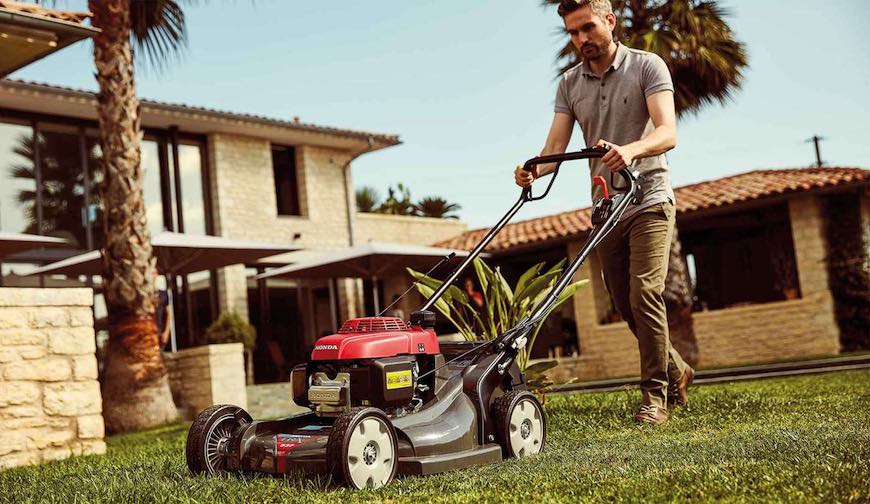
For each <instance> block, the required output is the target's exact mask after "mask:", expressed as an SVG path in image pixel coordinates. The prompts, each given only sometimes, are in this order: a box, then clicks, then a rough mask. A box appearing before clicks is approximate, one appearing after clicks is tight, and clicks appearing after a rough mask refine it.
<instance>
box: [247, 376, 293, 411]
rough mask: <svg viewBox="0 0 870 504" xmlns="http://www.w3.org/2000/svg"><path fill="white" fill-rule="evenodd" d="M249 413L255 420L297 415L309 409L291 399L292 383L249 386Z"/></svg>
mask: <svg viewBox="0 0 870 504" xmlns="http://www.w3.org/2000/svg"><path fill="white" fill-rule="evenodd" d="M247 389H248V390H247V391H248V412H249V413H250V414H251V416H252V417H254V419H255V420H263V419H269V418H281V417H285V416H290V415H295V414H297V413H301V412H303V411H307V410H308V408H303V407H301V406H297V405H296V403H294V402H293V400H292V399H290V382H284V383H267V384H264V385H248V387H247Z"/></svg>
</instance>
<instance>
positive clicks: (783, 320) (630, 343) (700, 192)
mask: <svg viewBox="0 0 870 504" xmlns="http://www.w3.org/2000/svg"><path fill="white" fill-rule="evenodd" d="M675 193H676V200H677V228H678V229H679V233H680V241H681V244H682V252H683V255H684V260H685V261H686V263H687V265H688V269H689V272H690V276H691V278H692V283H693V288H694V294H695V306H694V313H693V319H694V329H695V335H696V338H697V344H698V350H699V365H700V366H701V367H720V366H733V365H742V364H750V363H763V362H772V361H786V360H795V359H804V358H809V357H816V356H829V355H835V354H838V353H839V352H840V348H841V328H840V325H841V324H842V323H843V321H842V320H838V318H837V316H836V313H835V311H836V308H837V307H836V302H835V299H836V298H837V296H836V294H837V293H836V292H832V287H831V283H830V282H829V271H830V269H831V267H832V265H831V264H830V261H829V260H828V257H829V253H828V252H829V250H830V245H831V244H830V243H829V239H832V238H829V237H830V236H833V235H834V234H836V232H837V231H838V229H839V228H840V227H842V226H843V225H847V224H845V223H844V222H841V220H842V219H839V218H835V217H834V216H832V215H829V214H826V212H827V211H828V209H829V208H830V207H831V205H832V203H833V202H836V203H837V204H838V205H839V206H841V207H845V208H846V211H847V213H848V214H849V215H851V216H853V217H854V219H853V221H854V222H856V223H857V222H860V224H858V225H854V226H853V227H854V228H855V229H848V230H845V232H846V233H848V234H849V235H856V234H857V235H863V236H864V239H863V241H861V240H857V243H862V244H861V245H854V246H853V250H851V251H850V254H851V256H852V257H854V259H855V260H857V261H863V264H864V274H865V275H867V274H868V263H867V257H868V254H870V251H868V249H867V247H868V245H867V244H868V243H870V241H868V239H867V238H868V237H870V170H866V169H861V168H837V167H831V168H803V169H781V170H759V171H753V172H749V173H743V174H740V175H735V176H732V177H725V178H722V179H718V180H712V181H709V182H702V183H698V184H693V185H689V186H685V187H680V188H677V189H676V190H675ZM846 220H848V219H846ZM848 225H851V224H848ZM590 227H591V222H590V210H589V209H588V208H584V209H580V210H572V211H569V212H564V213H561V214H557V215H550V216H546V217H542V218H537V219H531V220H527V221H523V222H517V223H515V224H511V225H508V226H507V227H506V228H505V229H504V230H503V232H502V233H501V234H500V235H499V236H498V237H496V239H495V240H494V241H493V242H492V243H491V244H490V246H489V247H488V248H487V252H489V253H491V254H492V259H491V261H492V262H493V263H494V264H498V265H501V266H502V268H503V270H504V271H505V272H506V275H507V276H508V277H511V276H513V277H514V278H515V277H517V276H518V275H519V274H520V273H521V272H522V271H523V270H525V268H528V267H529V266H531V265H532V264H535V263H537V262H539V261H550V262H552V261H555V260H559V259H562V258H564V257H565V256H566V255H567V256H568V257H574V255H576V253H577V251H578V250H579V249H580V247H581V245H582V243H583V240H584V239H585V237H586V234H587V232H588V230H589V229H590ZM486 231H487V230H486V229H478V230H472V231H468V232H466V233H464V234H462V235H460V236H458V237H454V238H452V239H449V240H445V241H442V242H440V243H439V244H438V245H439V246H444V247H454V248H459V249H470V248H471V247H473V245H474V244H475V243H477V241H478V240H479V239H480V237H482V236H483V235H484V234H485V233H486ZM835 245H837V244H835ZM576 279H590V280H591V282H590V284H589V285H588V286H587V287H584V288H581V289H580V290H579V291H578V293H577V294H576V295H575V296H574V298H573V300H571V301H569V302H567V303H565V305H563V307H562V311H561V314H554V315H551V317H550V319H548V326H546V327H545V329H544V330H543V331H542V334H541V335H540V336H539V337H538V341H539V342H538V343H537V344H536V348H535V350H534V352H533V357H536V358H543V357H547V356H548V355H553V354H555V355H560V354H563V353H564V354H576V355H571V356H565V357H562V358H561V359H559V360H560V366H559V367H558V368H557V369H558V374H559V375H561V377H562V378H569V377H578V378H580V379H581V380H588V379H597V378H610V377H621V376H634V375H637V373H638V370H639V362H638V358H639V357H638V351H637V343H636V341H635V339H634V337H633V336H632V335H631V333H630V331H629V330H628V326H627V324H626V323H625V322H621V321H619V315H618V313H615V311H614V309H613V307H612V305H611V303H610V298H609V295H608V294H607V292H606V290H605V287H604V282H603V281H602V278H601V269H600V266H599V263H598V259H597V257H596V256H595V254H593V255H592V256H591V257H590V260H589V261H587V262H586V264H584V265H583V266H582V267H581V269H580V270H579V271H578V273H577V277H576ZM560 319H561V320H560ZM859 322H860V321H859ZM863 327H865V328H866V327H867V321H864V325H863ZM566 337H567V338H569V339H574V338H576V348H577V350H578V351H576V352H574V351H565V349H566V348H573V347H574V342H573V341H569V342H566Z"/></svg>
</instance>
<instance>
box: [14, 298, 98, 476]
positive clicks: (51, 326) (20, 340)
mask: <svg viewBox="0 0 870 504" xmlns="http://www.w3.org/2000/svg"><path fill="white" fill-rule="evenodd" d="M93 299H94V298H93V292H92V291H91V289H12V288H0V468H6V467H13V466H20V465H27V464H36V463H40V462H47V461H50V460H60V459H64V458H67V457H70V456H73V455H91V454H101V453H105V451H106V444H105V442H104V441H103V434H104V432H103V431H104V429H103V416H102V396H101V395H100V384H99V382H98V381H97V359H96V356H95V355H94V352H95V350H96V346H95V341H94V319H93V312H92V311H91V305H92V304H93Z"/></svg>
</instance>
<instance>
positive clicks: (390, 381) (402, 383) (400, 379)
mask: <svg viewBox="0 0 870 504" xmlns="http://www.w3.org/2000/svg"><path fill="white" fill-rule="evenodd" d="M411 385H413V384H412V383H411V370H410V369H409V370H407V371H391V372H389V373H387V390H392V389H397V388H407V387H410V386H411Z"/></svg>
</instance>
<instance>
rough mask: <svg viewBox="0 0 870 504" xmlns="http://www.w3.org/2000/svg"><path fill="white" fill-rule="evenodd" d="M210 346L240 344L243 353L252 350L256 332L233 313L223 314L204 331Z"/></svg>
mask: <svg viewBox="0 0 870 504" xmlns="http://www.w3.org/2000/svg"><path fill="white" fill-rule="evenodd" d="M205 337H206V340H207V341H208V342H209V343H210V344H220V343H241V344H242V345H244V347H245V351H249V350H251V349H252V348H254V344H255V343H256V341H257V330H256V329H255V328H254V326H252V325H251V324H249V323H248V321H246V320H245V319H243V318H242V317H240V316H239V314H238V313H235V312H223V313H221V314H220V316H219V317H218V319H217V320H215V321H214V322H212V324H211V325H210V326H208V329H206V331H205Z"/></svg>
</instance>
